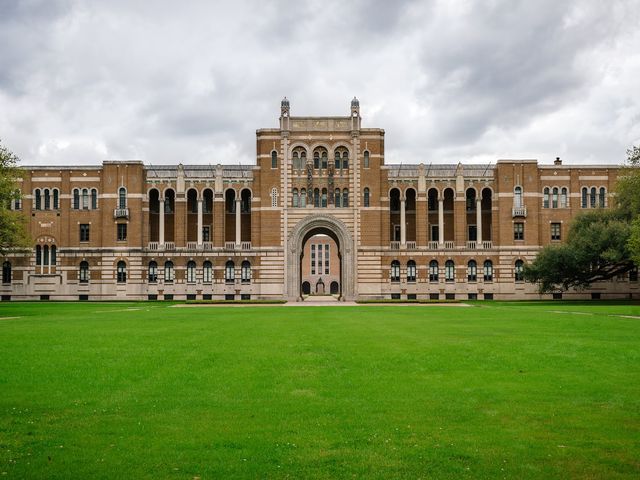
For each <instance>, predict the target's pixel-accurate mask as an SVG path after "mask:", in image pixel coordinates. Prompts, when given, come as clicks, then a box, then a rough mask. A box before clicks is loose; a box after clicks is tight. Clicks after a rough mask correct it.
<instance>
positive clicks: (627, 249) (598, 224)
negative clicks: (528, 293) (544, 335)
mask: <svg viewBox="0 0 640 480" xmlns="http://www.w3.org/2000/svg"><path fill="white" fill-rule="evenodd" d="M627 153H628V158H627V165H626V167H625V168H624V169H623V170H622V171H621V172H620V176H619V178H618V182H617V185H616V192H615V193H616V195H615V202H614V208H612V209H607V210H604V209H598V210H592V211H589V212H586V213H582V214H580V215H578V216H577V217H575V218H574V219H573V221H572V222H571V225H570V227H569V233H568V235H567V241H566V242H565V243H564V244H562V245H549V246H546V247H544V248H543V249H542V250H541V251H540V253H539V254H538V256H537V257H536V259H535V260H534V261H533V262H532V263H531V264H530V265H527V266H526V267H525V269H524V277H525V280H527V281H529V282H533V283H537V284H538V287H539V290H540V292H541V293H548V292H553V291H557V290H568V289H570V288H578V289H580V288H586V287H588V286H590V285H591V284H592V283H593V282H597V281H600V280H609V279H611V278H614V277H616V276H617V275H620V274H623V273H625V272H628V271H630V270H631V269H633V268H635V265H638V264H640V148H638V147H633V148H632V149H630V150H628V152H627Z"/></svg>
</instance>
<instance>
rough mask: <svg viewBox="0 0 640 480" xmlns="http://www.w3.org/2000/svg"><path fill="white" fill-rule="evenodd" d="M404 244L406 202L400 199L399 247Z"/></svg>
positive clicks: (405, 242) (405, 237) (405, 240)
mask: <svg viewBox="0 0 640 480" xmlns="http://www.w3.org/2000/svg"><path fill="white" fill-rule="evenodd" d="M406 244H407V213H406V200H405V199H404V198H402V199H401V200H400V245H402V246H405V245H406Z"/></svg>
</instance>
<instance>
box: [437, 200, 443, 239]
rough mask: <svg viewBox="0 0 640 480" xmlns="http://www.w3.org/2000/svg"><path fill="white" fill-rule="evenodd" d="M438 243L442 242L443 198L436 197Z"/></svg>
mask: <svg viewBox="0 0 640 480" xmlns="http://www.w3.org/2000/svg"><path fill="white" fill-rule="evenodd" d="M438 243H439V244H440V245H442V244H443V243H444V198H442V197H440V198H439V199H438Z"/></svg>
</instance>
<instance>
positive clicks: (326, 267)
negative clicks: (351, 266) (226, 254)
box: [324, 245, 329, 275]
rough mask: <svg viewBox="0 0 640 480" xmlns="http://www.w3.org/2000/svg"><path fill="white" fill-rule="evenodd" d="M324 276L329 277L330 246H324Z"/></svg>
mask: <svg viewBox="0 0 640 480" xmlns="http://www.w3.org/2000/svg"><path fill="white" fill-rule="evenodd" d="M324 274H325V275H329V245H325V246H324Z"/></svg>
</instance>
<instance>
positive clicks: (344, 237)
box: [286, 214, 355, 301]
mask: <svg viewBox="0 0 640 480" xmlns="http://www.w3.org/2000/svg"><path fill="white" fill-rule="evenodd" d="M318 234H323V235H328V236H330V237H331V238H333V240H334V241H335V242H336V244H337V245H338V256H339V258H340V286H341V287H342V291H341V295H340V299H341V300H353V299H354V297H355V288H354V284H355V281H354V279H355V261H354V249H353V237H352V236H351V233H349V230H348V229H347V227H346V225H345V224H344V223H343V222H342V221H341V220H338V219H337V218H335V217H333V216H331V215H323V214H317V215H309V216H308V217H306V218H304V219H303V220H300V221H299V222H298V224H297V225H296V226H295V227H294V229H293V230H292V231H291V234H290V235H289V238H288V251H287V272H286V273H287V278H286V285H287V298H288V299H289V300H290V301H297V300H300V298H301V294H302V291H301V290H302V285H301V283H300V281H301V258H302V252H303V250H304V245H305V243H306V242H307V240H309V239H310V238H311V237H313V236H314V235H318Z"/></svg>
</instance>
